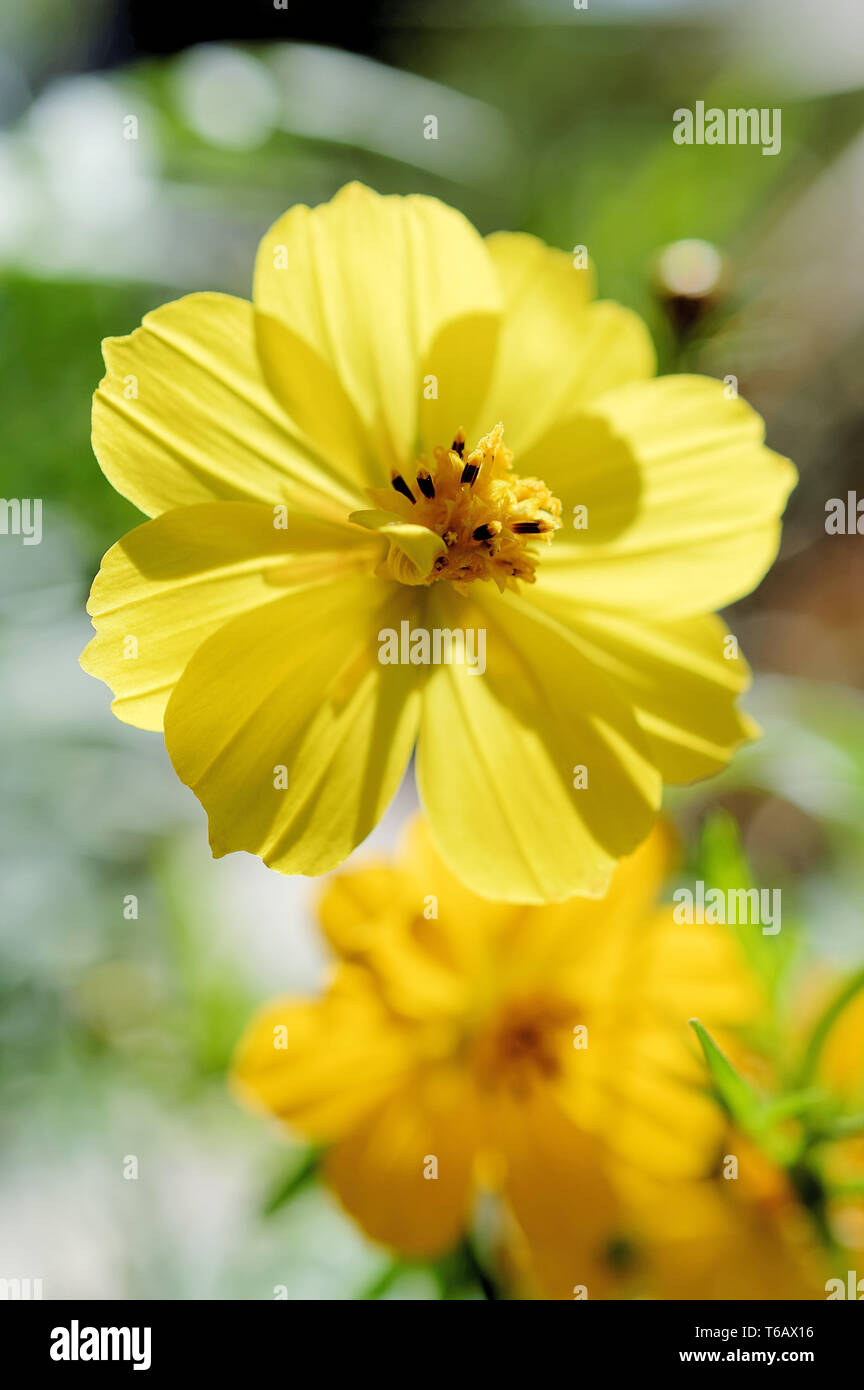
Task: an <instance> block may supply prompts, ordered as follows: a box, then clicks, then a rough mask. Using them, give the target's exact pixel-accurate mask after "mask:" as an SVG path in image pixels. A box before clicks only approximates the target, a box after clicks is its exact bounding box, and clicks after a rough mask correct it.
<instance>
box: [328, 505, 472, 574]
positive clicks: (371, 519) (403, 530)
mask: <svg viewBox="0 0 864 1390" xmlns="http://www.w3.org/2000/svg"><path fill="white" fill-rule="evenodd" d="M348 519H349V521H353V522H354V525H355V526H363V527H365V528H366V530H367V531H375V532H376V533H377V534H378V535H380V536H382V537H383V538H384V539H385V540H386V541H388V542H389V543H390V545H391V546H395V547H396V549H397V551H399V556H398V557H395V558H394V559H393V560H392V562H391V575H390V577H393V578H396V577H397V576H398V578H399V581H400V583H402V584H421V583H422V582H423V580H424V579H425V578H426V576H427V575H428V573H429V571H430V570H431V568H432V566H433V564H434V563H435V558H436V556H438V555H444V554H446V551H447V547H446V545H445V544H444V542H443V540H442V539H441V537H440V536H439V535H437V533H436V532H435V531H430V530H429V528H428V526H415V525H413V524H412V523H411V522H407V521H403V519H402V517H401V516H399V514H398V512H385V511H382V510H381V508H373V509H371V510H369V511H361V512H352V513H351V515H350V517H349V518H348ZM400 557H401V560H400Z"/></svg>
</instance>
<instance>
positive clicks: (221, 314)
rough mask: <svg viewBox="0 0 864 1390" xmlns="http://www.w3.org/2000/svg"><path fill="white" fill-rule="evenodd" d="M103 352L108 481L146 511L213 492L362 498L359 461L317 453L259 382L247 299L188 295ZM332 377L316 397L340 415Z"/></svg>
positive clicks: (98, 446) (96, 403)
mask: <svg viewBox="0 0 864 1390" xmlns="http://www.w3.org/2000/svg"><path fill="white" fill-rule="evenodd" d="M102 350H103V354H104V357H105V366H106V374H105V376H104V377H103V379H102V381H101V382H100V384H99V389H98V390H97V392H96V395H95V397H94V400H93V448H94V451H95V453H96V457H97V458H98V460H99V463H100V464H101V466H102V471H103V472H104V473H105V476H106V477H107V478H108V480H109V482H111V483H112V484H113V486H114V487H115V488H116V489H117V491H118V492H120V493H122V494H123V496H124V497H128V498H129V500H130V501H131V502H134V503H135V505H136V507H140V508H141V510H142V511H143V512H146V513H147V514H148V515H149V516H157V515H158V514H159V513H160V512H163V511H168V510H170V509H171V508H173V507H182V506H190V505H194V504H195V503H198V502H212V501H214V500H220V499H222V500H228V501H245V502H249V501H265V502H287V501H289V500H293V501H296V502H298V503H299V504H300V505H301V506H309V507H312V508H313V509H315V510H324V509H326V510H328V512H330V513H331V514H339V513H338V512H336V508H337V507H338V508H339V512H341V514H342V515H343V516H344V511H345V509H346V508H350V507H351V506H356V505H358V501H362V497H363V493H362V491H361V490H360V489H361V487H362V485H363V483H364V482H365V481H366V475H365V473H364V470H363V467H362V461H359V460H357V459H352V458H350V457H345V456H344V455H342V456H340V457H339V458H337V459H335V460H332V461H328V460H327V459H325V458H324V457H323V456H322V455H321V454H320V453H319V452H318V451H317V450H316V448H315V446H313V445H312V444H310V442H309V441H308V440H307V439H306V438H305V437H304V436H302V434H301V432H300V430H299V428H298V427H297V426H296V425H295V424H294V423H292V421H291V420H290V419H289V417H288V416H287V414H286V413H285V411H284V410H283V408H282V407H281V406H280V405H279V403H278V401H277V400H276V399H275V397H274V396H273V394H272V393H271V391H270V389H269V387H268V386H267V383H266V381H265V379H264V376H263V373H262V370H261V366H260V363H259V360H258V355H257V350H256V346H255V314H254V310H253V308H252V306H251V304H247V303H246V302H245V301H244V300H242V299H232V298H231V297H230V296H228V295H223V294H191V295H187V296H186V298H185V299H178V300H176V301H175V302H174V303H172V304H165V305H163V306H162V308H160V309H156V310H155V311H154V312H153V313H152V314H147V315H146V316H145V318H144V320H143V322H142V324H141V327H140V328H136V329H135V332H134V333H131V334H130V335H129V336H128V337H127V338H106V339H105V341H104V342H103V344H102ZM318 384H319V385H320V383H318ZM330 385H331V392H330V395H329V396H328V397H327V398H326V400H325V398H324V396H323V392H321V391H319V393H318V399H319V400H320V401H321V405H322V409H324V410H325V411H327V412H338V411H339V410H340V399H339V398H340V395H341V388H340V387H338V384H337V383H336V382H335V379H334V380H333V381H332V382H331V383H330Z"/></svg>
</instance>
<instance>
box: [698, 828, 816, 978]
mask: <svg viewBox="0 0 864 1390" xmlns="http://www.w3.org/2000/svg"><path fill="white" fill-rule="evenodd" d="M695 869H696V873H697V876H698V877H700V878H701V879H703V881H704V883H705V887H706V890H708V889H710V888H719V889H720V890H721V892H724V893H728V892H734V891H735V890H736V889H744V890H745V891H747V890H749V889H751V888H755V887H756V886H757V885H756V884H755V883H754V881H753V873H752V870H751V868H750V864H749V863H748V860H747V856H746V855H745V853H744V850H743V848H742V846H741V832H740V830H739V827H738V823H737V821H736V820H735V819H734V817H733V816H731V815H730V814H729V813H728V811H725V810H722V809H718V810H715V811H713V812H712V813H711V815H709V816H708V817H707V819H706V821H705V823H704V825H703V827H702V834H701V837H700V842H699V846H698V850H697V855H696V864H695ZM726 930H727V931H729V932H731V933H732V935H733V936H734V937H735V939H736V941H737V942H738V945H739V947H740V950H741V953H742V955H743V957H744V959H745V960H746V962H747V964H748V965H749V967H750V969H751V970H752V971H753V973H754V975H755V976H756V977H757V979H758V980H759V981H760V982H761V984H762V985H763V987H764V989H765V991H766V993H767V995H768V998H769V1000H771V1001H772V1003H774V1002H775V1001H776V998H777V995H778V991H779V987H780V985H781V983H782V981H783V979H784V977H785V974H786V971H787V970H788V967H789V965H790V963H791V962H792V959H793V957H794V955H795V952H796V950H797V942H796V940H795V936H794V933H793V932H790V930H789V924H788V921H784V923H783V929H782V931H780V932H779V933H777V934H776V935H773V936H766V935H765V934H764V933H763V931H762V928H761V926H759V925H757V924H753V923H737V924H735V923H731V924H729V925H728V926H727V928H726Z"/></svg>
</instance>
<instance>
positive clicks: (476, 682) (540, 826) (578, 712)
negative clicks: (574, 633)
mask: <svg viewBox="0 0 864 1390" xmlns="http://www.w3.org/2000/svg"><path fill="white" fill-rule="evenodd" d="M437 587H438V588H441V587H443V586H437ZM475 587H476V586H475ZM429 614H430V622H431V623H433V624H434V625H435V626H439V627H442V628H449V629H452V628H454V627H459V628H463V629H464V628H475V629H477V628H482V629H484V630H485V631H486V670H485V673H484V674H477V673H476V672H474V671H472V669H471V668H470V667H468V666H464V665H463V666H460V665H444V666H440V667H437V668H434V669H433V673H432V675H431V677H430V679H429V683H428V685H427V688H426V691H425V694H424V702H423V716H422V722H421V728H420V737H419V743H418V754H417V775H418V785H419V788H420V795H421V799H422V801H423V804H424V806H425V808H426V811H427V814H428V817H429V822H430V828H431V831H432V838H433V840H434V842H435V844H436V845H437V846H438V848H439V850H440V852H441V854H442V855H443V857H444V859H445V861H446V862H447V863H448V864H449V866H450V867H451V869H452V870H453V871H454V872H455V873H457V874H458V875H459V876H460V877H461V878H462V879H463V880H464V881H465V882H466V883H467V884H468V886H469V887H470V888H472V889H473V890H474V891H475V892H477V893H479V894H481V895H482V896H485V897H490V898H498V899H502V900H506V901H510V902H543V901H554V900H556V899H560V898H565V897H569V896H570V895H572V894H573V893H584V894H588V895H591V896H599V895H600V894H602V893H603V892H604V890H605V887H606V884H607V882H608V878H609V874H610V872H611V870H612V868H613V866H614V864H615V862H616V860H617V859H618V858H619V857H620V856H621V855H622V854H625V853H627V852H629V851H630V850H631V849H632V848H633V847H634V845H636V844H638V842H639V841H640V840H641V839H642V838H644V836H645V835H646V834H647V833H648V830H649V829H650V826H651V822H652V820H653V817H654V813H655V811H656V809H657V805H658V803H659V798H660V779H659V777H658V775H657V773H656V771H655V770H654V769H653V768H652V767H651V765H650V763H649V762H648V760H647V758H646V755H645V748H644V739H643V735H642V732H641V730H640V728H639V726H638V724H637V723H636V720H635V718H634V716H633V715H632V713H631V711H630V709H629V707H628V706H627V705H626V704H625V703H624V702H623V701H621V700H620V699H619V698H618V697H617V696H616V694H615V691H614V689H613V687H612V686H611V684H610V683H609V682H608V681H607V679H606V677H605V676H604V675H603V674H602V672H600V671H599V670H598V668H597V667H596V665H593V664H592V663H590V662H588V661H586V660H584V659H583V658H582V656H581V654H580V652H579V651H578V649H577V647H576V645H575V644H574V643H573V642H572V641H571V640H570V639H569V637H568V635H567V633H566V632H565V630H564V629H563V628H561V627H560V626H558V625H557V624H555V623H554V622H552V621H548V622H547V621H546V620H545V617H544V616H543V615H542V614H540V612H539V610H538V609H536V608H533V607H529V606H528V605H527V604H526V603H525V602H524V600H522V599H521V598H516V597H514V596H511V595H509V594H507V595H505V596H497V595H494V596H493V601H492V602H490V603H489V604H488V605H487V604H485V603H484V605H483V607H482V608H481V607H480V606H479V605H477V604H474V603H473V602H471V601H469V600H468V599H462V598H460V596H459V595H457V594H456V593H455V592H452V591H451V592H449V593H444V594H437V593H434V592H433V596H432V599H431V600H430V604H429ZM577 768H585V769H586V770H587V785H577V786H574V782H576V783H582V782H584V781H585V777H584V775H583V774H582V773H581V772H578V773H577V774H576V775H575V776H574V769H577Z"/></svg>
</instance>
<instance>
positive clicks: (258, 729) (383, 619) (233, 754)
mask: <svg viewBox="0 0 864 1390" xmlns="http://www.w3.org/2000/svg"><path fill="white" fill-rule="evenodd" d="M411 592H413V591H411V590H407V589H403V588H400V589H399V591H398V592H395V586H394V587H393V589H387V588H386V587H385V586H382V584H381V582H380V581H379V580H377V579H366V578H361V577H353V578H351V579H345V580H338V581H335V582H333V583H331V584H326V585H322V586H320V587H315V588H311V589H305V590H300V591H298V592H296V593H292V594H289V595H287V596H286V597H285V598H279V599H276V600H275V601H274V602H273V603H271V604H268V605H267V606H266V607H264V608H260V609H256V610H253V611H252V612H250V613H247V614H244V615H243V616H241V617H239V618H235V619H234V620H233V621H232V622H230V623H228V624H227V625H226V626H225V627H223V628H221V629H220V631H219V632H217V633H216V634H215V635H214V636H213V637H210V638H208V640H207V641H206V642H205V643H204V645H203V646H201V647H199V649H198V651H197V652H196V653H195V655H194V656H193V657H192V660H191V661H190V663H189V665H188V666H187V667H186V670H185V671H184V673H183V676H182V677H181V679H180V682H179V683H178V685H177V686H176V687H175V690H174V693H173V695H172V696H171V699H170V701H169V703H168V707H167V709H166V711H165V743H166V747H167V749H168V752H169V754H170V757H171V760H172V762H173V764H174V767H175V770H176V772H177V774H178V776H179V777H180V779H181V781H183V782H185V783H186V785H187V786H190V787H191V788H192V790H193V791H194V792H195V794H196V796H197V797H198V799H199V800H200V801H201V803H202V804H203V806H204V807H205V809H206V811H207V813H208V816H209V819H210V844H211V848H212V850H213V853H214V855H215V856H216V857H217V858H218V857H219V856H221V855H223V854H227V853H230V852H231V851H232V850H240V849H245V850H248V851H250V853H252V854H257V855H259V856H260V857H261V858H262V859H263V860H264V862H265V863H266V864H268V865H269V866H270V867H272V868H277V869H280V870H281V871H282V872H283V873H305V874H321V873H325V872H326V871H327V870H328V869H332V868H334V867H335V866H336V865H337V864H340V863H341V862H342V860H344V859H345V858H346V857H347V856H348V854H350V852H351V850H352V849H353V848H354V847H355V846H356V845H357V844H359V843H360V841H361V840H363V839H364V838H365V836H366V835H368V833H369V831H370V830H371V829H372V828H373V826H374V825H375V824H376V823H377V821H378V820H379V818H380V816H381V814H382V812H383V811H384V809H385V807H386V806H387V804H388V802H389V801H390V799H391V797H392V796H393V794H394V792H395V791H396V788H397V786H398V784H399V781H400V779H401V777H402V774H403V773H404V770H405V766H406V763H407V761H408V758H409V756H410V753H411V748H412V745H413V742H414V738H415V734H416V730H417V722H418V715H419V686H420V682H421V680H422V675H421V674H420V672H421V671H422V668H418V667H416V666H398V665H397V666H384V665H381V664H380V663H379V661H378V632H379V630H380V629H382V628H384V627H390V626H392V625H393V623H394V621H395V622H396V625H397V626H398V620H399V617H400V616H401V615H402V614H404V613H405V611H406V608H405V599H404V598H403V595H405V594H410V593H411Z"/></svg>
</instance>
